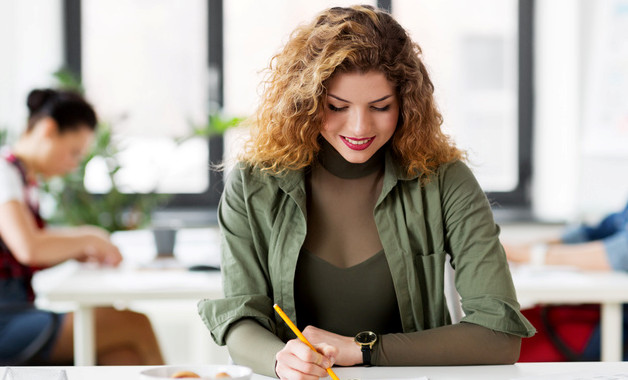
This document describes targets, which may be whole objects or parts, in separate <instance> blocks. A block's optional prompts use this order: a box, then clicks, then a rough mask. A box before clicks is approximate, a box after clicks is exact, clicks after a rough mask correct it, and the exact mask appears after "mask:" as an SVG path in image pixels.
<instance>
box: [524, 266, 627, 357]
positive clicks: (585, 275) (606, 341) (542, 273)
mask: <svg viewBox="0 0 628 380" xmlns="http://www.w3.org/2000/svg"><path fill="white" fill-rule="evenodd" d="M512 275H513V281H514V284H515V288H516V290H517V298H518V299H519V302H520V303H521V304H522V305H523V306H525V305H532V304H544V303H545V304H580V303H595V304H601V319H602V320H601V329H602V347H601V349H602V360H603V361H611V362H615V361H621V360H622V352H623V349H622V345H623V344H622V304H623V303H628V274H626V273H623V272H621V273H620V272H610V273H606V272H585V271H578V270H575V269H569V268H562V269H561V268H551V267H541V268H533V267H527V266H521V267H513V270H512Z"/></svg>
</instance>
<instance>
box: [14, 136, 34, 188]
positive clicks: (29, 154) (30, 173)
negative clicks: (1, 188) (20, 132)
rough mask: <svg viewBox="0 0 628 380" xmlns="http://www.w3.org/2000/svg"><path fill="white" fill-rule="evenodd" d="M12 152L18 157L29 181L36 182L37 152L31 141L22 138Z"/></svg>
mask: <svg viewBox="0 0 628 380" xmlns="http://www.w3.org/2000/svg"><path fill="white" fill-rule="evenodd" d="M11 152H12V153H13V154H14V155H15V157H17V158H18V159H19V160H20V162H21V163H22V165H23V166H24V169H25V170H26V178H27V179H28V180H29V181H35V180H36V178H37V174H38V171H37V160H36V159H35V154H34V152H35V150H34V147H33V146H32V144H31V143H30V141H28V140H26V139H24V138H20V139H19V140H18V141H17V143H16V144H15V145H14V146H13V148H12V149H11Z"/></svg>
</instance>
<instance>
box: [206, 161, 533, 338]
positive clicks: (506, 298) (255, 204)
mask: <svg viewBox="0 0 628 380" xmlns="http://www.w3.org/2000/svg"><path fill="white" fill-rule="evenodd" d="M374 216H375V223H376V225H377V230H378V231H379V237H380V239H381V242H382V246H383V247H384V252H385V254H386V259H387V260H388V265H389V267H390V271H391V274H392V278H393V281H394V287H395V292H396V294H397V302H398V304H399V313H400V316H401V323H402V326H403V330H404V332H414V331H420V330H424V329H430V328H434V327H439V326H443V325H447V324H451V319H450V317H449V312H448V309H447V303H446V300H445V295H444V270H445V265H446V254H450V256H451V258H452V259H451V264H452V266H453V267H454V268H455V269H456V277H455V283H456V288H457V290H458V292H459V293H460V296H461V299H462V300H461V301H462V309H463V311H464V313H465V316H464V317H463V319H462V321H464V322H470V323H474V324H478V325H481V326H484V327H487V328H490V329H492V330H496V331H501V332H506V333H510V334H513V335H518V336H522V337H527V336H532V335H533V334H534V332H535V330H534V328H533V327H532V325H531V324H530V323H529V322H528V321H527V320H526V319H525V317H523V315H522V314H521V313H520V312H519V304H518V302H517V300H516V295H515V289H514V287H513V283H512V279H511V276H510V271H509V268H508V264H507V261H506V256H505V254H504V251H503V248H502V246H501V244H500V243H499V240H498V235H499V227H498V226H497V225H496V224H495V222H494V221H493V216H492V212H491V209H490V207H489V204H488V201H487V199H486V197H485V195H484V193H483V191H482V190H481V188H480V187H479V185H478V183H477V181H476V179H475V177H474V176H473V174H472V173H471V171H470V170H469V168H468V167H467V166H466V165H465V164H463V163H462V162H459V161H456V162H453V163H449V164H444V165H441V166H440V167H439V169H438V170H437V172H436V173H435V174H434V175H433V176H432V177H431V179H430V181H429V182H428V183H427V184H423V185H421V180H420V178H419V176H411V177H409V176H407V175H405V174H404V173H403V171H402V170H401V169H400V167H398V166H397V165H396V164H395V162H394V160H393V159H392V157H391V155H390V154H387V156H386V164H385V174H384V180H383V186H382V193H381V195H380V197H379V199H378V201H377V204H376V206H375V210H374ZM306 218H307V207H306V191H305V172H304V171H303V170H301V171H292V172H288V173H286V174H284V175H281V176H273V175H269V174H265V173H261V172H260V171H259V170H257V169H253V168H250V167H245V166H243V165H240V166H239V167H236V168H235V169H234V170H233V171H232V173H231V174H230V175H229V179H228V181H227V183H226V186H225V190H224V193H223V197H222V199H221V202H220V205H219V208H218V220H219V224H220V227H221V235H222V242H221V244H222V263H221V266H222V275H223V285H224V292H225V298H224V299H217V300H209V299H207V300H202V301H200V302H199V304H198V309H199V314H200V315H201V318H202V319H203V321H204V322H205V324H206V325H207V327H208V328H209V330H210V331H211V334H212V337H213V338H214V340H215V341H216V343H218V344H220V345H224V344H225V335H226V333H227V331H228V330H229V327H230V326H231V325H232V324H234V323H235V322H237V321H238V320H240V319H242V318H253V319H255V320H256V321H257V322H258V323H260V324H261V325H262V326H264V327H265V328H267V329H268V330H270V331H271V332H273V333H274V334H275V335H277V336H279V338H281V339H282V340H283V341H287V340H289V339H291V338H292V337H293V335H292V333H291V332H290V330H289V329H288V327H287V326H286V324H285V323H283V322H282V321H281V319H280V317H279V316H278V315H276V313H275V312H274V310H273V304H274V303H277V304H279V305H280V306H281V307H282V308H283V310H284V311H285V312H286V314H287V315H288V316H289V317H290V318H291V319H292V320H293V321H295V323H296V312H295V302H294V274H295V268H296V265H297V259H298V256H299V252H300V250H301V247H302V245H303V242H304V240H305V235H306V232H307V231H306V225H307V224H306ZM321 281H324V279H321ZM312 286H316V284H312Z"/></svg>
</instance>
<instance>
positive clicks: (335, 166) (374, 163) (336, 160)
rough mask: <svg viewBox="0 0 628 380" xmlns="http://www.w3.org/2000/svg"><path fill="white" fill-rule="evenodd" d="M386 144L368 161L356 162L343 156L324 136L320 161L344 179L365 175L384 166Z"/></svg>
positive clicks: (332, 172) (331, 171)
mask: <svg viewBox="0 0 628 380" xmlns="http://www.w3.org/2000/svg"><path fill="white" fill-rule="evenodd" d="M385 152H386V145H384V146H383V147H381V148H380V149H379V150H378V151H377V152H375V154H373V156H371V158H369V159H368V160H367V161H366V162H363V163H359V164H354V163H352V162H349V161H347V160H345V159H344V157H342V155H341V154H340V153H338V151H337V150H336V149H335V148H334V147H333V146H332V145H331V144H330V143H329V142H328V141H327V140H325V139H324V138H321V150H320V151H319V152H318V161H319V162H320V164H321V165H322V166H323V167H324V168H325V169H326V170H327V171H328V172H330V173H331V174H333V175H335V176H336V177H340V178H344V179H355V178H361V177H365V176H367V175H369V174H372V173H374V172H377V171H379V170H381V169H382V168H383V167H384V156H385Z"/></svg>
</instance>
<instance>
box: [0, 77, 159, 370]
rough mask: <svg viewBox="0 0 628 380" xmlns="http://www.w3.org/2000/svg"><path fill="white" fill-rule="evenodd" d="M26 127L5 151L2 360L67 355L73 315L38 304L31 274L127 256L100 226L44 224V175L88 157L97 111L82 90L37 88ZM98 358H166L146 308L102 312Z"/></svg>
mask: <svg viewBox="0 0 628 380" xmlns="http://www.w3.org/2000/svg"><path fill="white" fill-rule="evenodd" d="M27 105H28V108H29V118H28V125H27V129H26V132H25V133H24V134H23V135H22V136H21V137H20V138H19V140H18V141H17V143H16V144H15V146H13V147H12V148H8V149H5V150H3V151H2V155H1V157H0V365H21V364H57V363H68V362H71V360H72V355H73V344H72V343H73V336H72V335H73V333H72V331H73V316H72V314H56V313H52V312H49V311H45V310H39V309H37V308H35V306H34V304H33V301H34V294H33V288H32V285H31V279H32V276H33V273H34V272H35V271H36V270H37V269H39V268H45V267H50V266H53V265H56V264H59V263H61V262H63V261H66V260H69V259H76V260H80V261H95V262H97V263H100V264H102V265H113V266H115V265H118V264H119V263H120V261H121V260H122V256H121V255H120V252H119V250H118V248H116V246H115V245H113V244H112V243H111V241H110V240H109V235H108V233H107V232H106V231H105V230H103V229H101V228H98V227H94V226H83V227H75V228H67V229H59V230H56V229H55V230H49V229H46V228H45V222H44V221H43V220H42V218H41V217H40V215H39V212H38V204H37V197H36V190H37V184H38V180H39V179H46V178H50V177H53V176H59V175H64V174H66V173H68V172H70V171H72V170H74V169H75V168H76V167H77V165H78V164H79V163H80V161H81V159H82V158H83V157H84V155H85V153H86V151H87V149H88V147H89V145H90V142H91V141H92V139H93V137H94V132H95V129H96V122H97V119H96V114H95V112H94V110H93V108H92V106H91V105H90V104H89V103H87V102H86V101H85V100H84V99H83V98H82V97H81V96H80V95H79V94H76V93H74V92H69V91H55V90H51V89H45V90H33V91H32V92H31V93H30V94H29V96H28V100H27ZM95 322H96V355H97V363H98V364H104V365H107V364H162V363H163V359H162V356H161V352H160V350H159V346H158V343H157V339H156V337H155V335H154V333H153V329H152V327H151V325H150V322H149V320H148V319H147V318H146V317H145V316H144V315H142V314H138V313H135V312H131V311H118V310H114V309H112V308H100V309H97V310H96V312H95Z"/></svg>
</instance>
